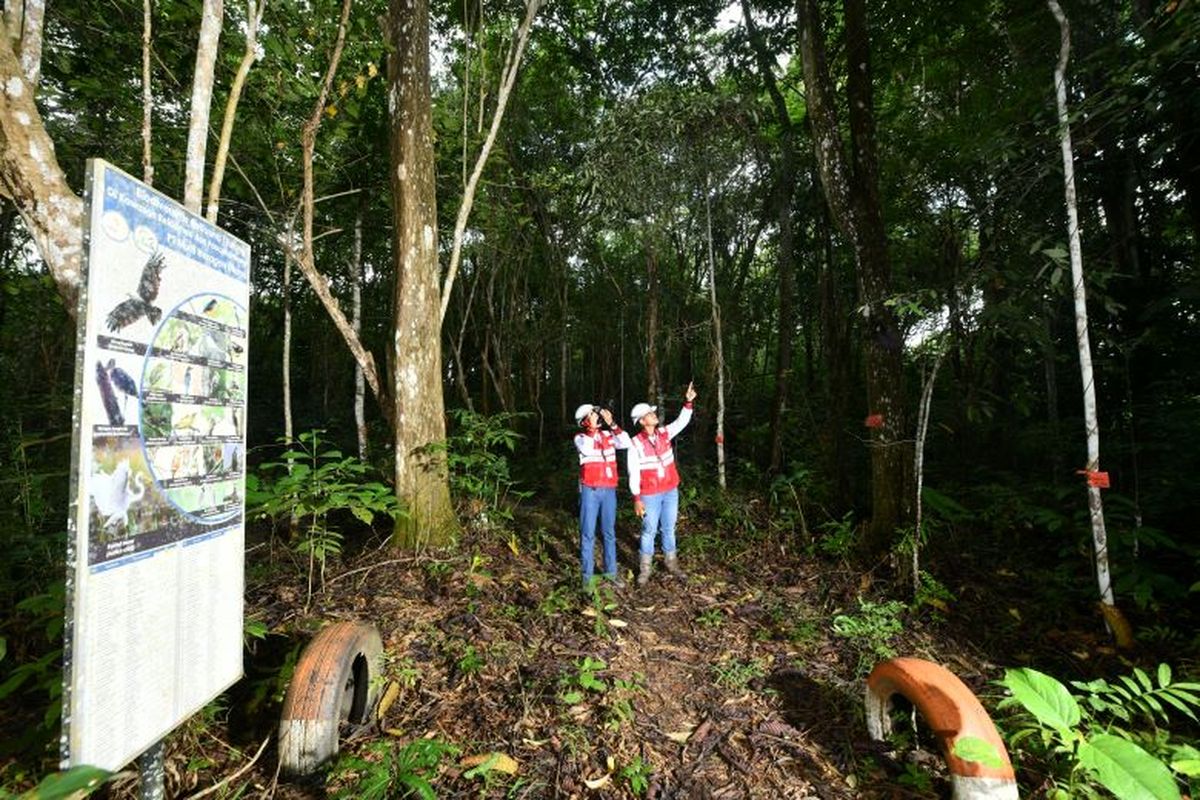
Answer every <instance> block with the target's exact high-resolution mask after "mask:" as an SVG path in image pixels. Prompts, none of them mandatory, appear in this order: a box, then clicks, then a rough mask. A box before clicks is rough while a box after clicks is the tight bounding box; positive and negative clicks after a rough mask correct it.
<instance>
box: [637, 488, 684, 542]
mask: <svg viewBox="0 0 1200 800" xmlns="http://www.w3.org/2000/svg"><path fill="white" fill-rule="evenodd" d="M642 505H643V506H645V507H646V514H645V516H643V517H642V545H641V553H642V555H644V556H652V555H654V536H655V534H657V533H658V529H659V525H660V524H661V526H662V549H663V552H664V553H674V552H675V518H676V517H678V516H679V489H671V490H669V491H666V492H659V493H658V494H644V495H642Z"/></svg>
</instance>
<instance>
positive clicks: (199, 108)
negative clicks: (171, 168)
mask: <svg viewBox="0 0 1200 800" xmlns="http://www.w3.org/2000/svg"><path fill="white" fill-rule="evenodd" d="M224 15H225V6H224V3H223V0H204V9H203V11H202V13H201V17H200V41H199V43H198V44H197V45H196V72H195V75H194V76H193V78H192V114H191V124H190V126H189V127H188V139H187V162H186V172H185V175H184V181H183V205H184V206H185V207H186V208H187V209H188V210H189V211H191V212H193V213H196V214H199V213H200V203H201V201H202V200H203V198H204V153H205V149H206V147H207V145H208V115H209V109H210V106H211V105H212V91H213V76H214V73H215V70H216V64H217V43H218V41H219V40H220V38H221V21H222V18H223V17H224Z"/></svg>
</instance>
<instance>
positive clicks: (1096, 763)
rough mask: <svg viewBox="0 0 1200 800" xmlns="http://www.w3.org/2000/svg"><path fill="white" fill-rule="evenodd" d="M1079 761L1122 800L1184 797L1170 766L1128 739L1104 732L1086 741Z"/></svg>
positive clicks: (1081, 748)
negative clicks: (1169, 768)
mask: <svg viewBox="0 0 1200 800" xmlns="http://www.w3.org/2000/svg"><path fill="white" fill-rule="evenodd" d="M1079 763H1080V764H1082V765H1083V766H1084V767H1085V768H1086V769H1088V770H1089V771H1090V772H1091V773H1092V774H1093V775H1095V777H1096V780H1098V781H1099V782H1100V783H1101V785H1103V786H1104V788H1106V789H1108V790H1109V791H1110V792H1112V793H1113V794H1115V795H1116V796H1117V797H1118V798H1121V799H1122V800H1180V797H1179V787H1178V786H1176V785H1175V779H1174V778H1173V777H1172V776H1171V772H1170V771H1169V770H1168V769H1167V766H1166V765H1165V764H1163V763H1162V762H1161V761H1159V760H1158V759H1156V758H1155V757H1154V756H1152V755H1150V754H1149V753H1147V752H1146V751H1145V750H1143V749H1142V748H1140V747H1138V746H1137V745H1136V744H1134V743H1133V742H1131V741H1129V740H1127V739H1122V738H1120V737H1118V736H1112V735H1110V734H1102V735H1100V736H1097V737H1095V738H1094V739H1092V740H1090V741H1087V742H1082V743H1081V744H1080V745H1079Z"/></svg>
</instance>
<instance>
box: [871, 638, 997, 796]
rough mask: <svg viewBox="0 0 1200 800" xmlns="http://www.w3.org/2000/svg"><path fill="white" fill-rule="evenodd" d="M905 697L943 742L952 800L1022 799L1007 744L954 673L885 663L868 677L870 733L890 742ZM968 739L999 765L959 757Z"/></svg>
mask: <svg viewBox="0 0 1200 800" xmlns="http://www.w3.org/2000/svg"><path fill="white" fill-rule="evenodd" d="M895 695H901V696H903V697H905V698H907V699H908V701H909V702H910V703H912V705H913V707H914V708H916V710H917V711H918V712H919V713H920V714H921V716H922V717H923V718H924V719H925V722H926V724H928V725H929V727H930V729H931V730H932V731H933V733H934V735H935V736H937V738H938V744H939V745H940V746H941V749H942V755H943V756H944V757H945V759H946V765H947V767H949V770H950V783H951V786H952V787H953V789H952V792H953V793H952V795H951V797H952V798H953V800H1017V779H1016V776H1015V775H1014V774H1013V767H1012V762H1011V761H1010V760H1009V758H1008V751H1007V750H1006V749H1005V747H1004V740H1002V739H1001V738H1000V734H999V733H997V732H996V726H995V725H993V724H992V718H991V717H989V716H988V713H987V711H985V710H984V708H983V705H982V704H980V702H979V699H978V698H976V697H975V694H974V693H973V692H972V691H971V690H970V689H969V688H968V687H967V685H966V684H965V683H963V682H962V681H961V680H959V678H958V676H957V675H955V674H954V673H952V672H951V671H950V670H948V669H946V668H945V667H943V666H941V665H940V664H935V663H933V662H932V661H925V660H923V659H920V658H893V659H890V660H888V661H883V662H880V663H879V664H877V665H876V666H875V669H873V670H871V674H870V675H869V676H868V677H867V691H866V704H867V730H868V732H869V733H870V736H871V738H872V739H875V740H877V741H878V740H881V739H883V738H885V737H886V736H887V735H888V733H889V732H890V731H891V728H892V719H891V716H890V711H891V708H892V698H893V697H894V696H895ZM965 737H971V738H974V739H982V740H983V741H984V742H986V743H987V744H988V745H990V747H991V749H992V751H993V752H994V753H995V755H996V756H997V757H998V761H997V762H996V764H995V765H994V766H988V765H986V764H983V763H981V762H979V761H966V760H964V759H962V758H959V756H958V755H956V754H955V752H954V750H955V744H956V743H957V742H958V741H959V740H960V739H963V738H965Z"/></svg>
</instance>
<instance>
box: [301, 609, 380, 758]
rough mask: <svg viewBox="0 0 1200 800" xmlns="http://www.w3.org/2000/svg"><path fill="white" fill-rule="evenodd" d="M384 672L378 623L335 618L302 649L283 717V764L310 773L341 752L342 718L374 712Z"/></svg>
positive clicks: (361, 717) (360, 719)
mask: <svg viewBox="0 0 1200 800" xmlns="http://www.w3.org/2000/svg"><path fill="white" fill-rule="evenodd" d="M382 675H383V642H382V641H381V640H380V638H379V631H377V630H376V629H375V626H374V625H368V624H366V623H364V622H335V623H334V624H332V625H329V626H328V627H326V628H323V629H322V630H321V631H320V632H319V633H318V634H317V635H316V636H315V637H313V640H312V641H311V642H309V644H308V647H306V648H304V652H303V653H302V654H301V655H300V660H299V661H298V662H297V663H296V671H295V673H294V674H293V675H292V682H291V685H290V686H288V691H287V696H286V697H285V698H284V700H283V713H282V715H281V718H280V720H279V766H280V769H281V770H282V771H283V772H284V773H286V774H288V775H308V774H311V773H312V772H314V771H315V770H316V769H317V768H318V767H320V766H321V765H322V764H324V763H325V762H326V761H328V760H329V759H330V758H332V757H333V756H334V755H336V754H337V751H338V735H339V729H340V727H341V723H343V722H351V723H362V722H365V721H366V719H367V716H368V715H369V714H370V713H372V711H373V710H374V708H375V703H376V700H377V697H378V694H379V687H380V684H381V682H382V681H381V677H382Z"/></svg>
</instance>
